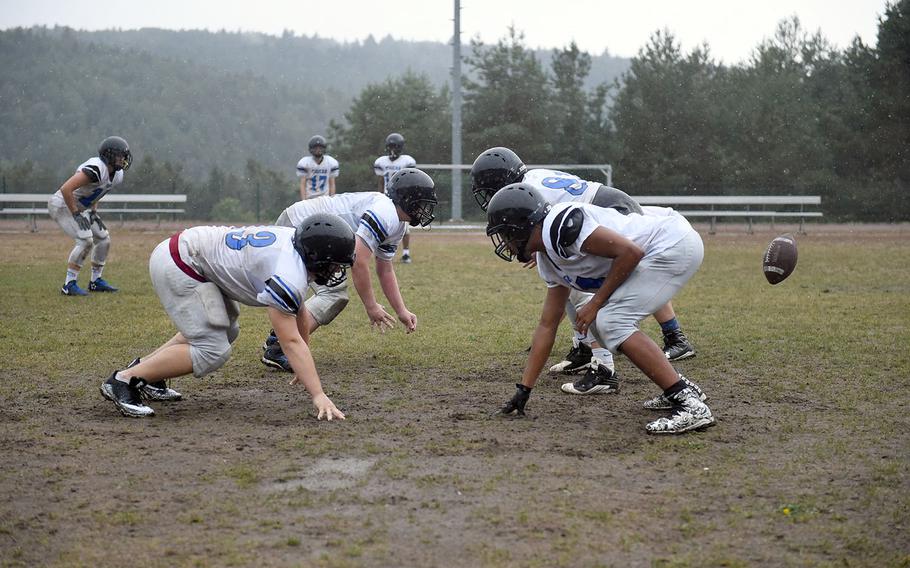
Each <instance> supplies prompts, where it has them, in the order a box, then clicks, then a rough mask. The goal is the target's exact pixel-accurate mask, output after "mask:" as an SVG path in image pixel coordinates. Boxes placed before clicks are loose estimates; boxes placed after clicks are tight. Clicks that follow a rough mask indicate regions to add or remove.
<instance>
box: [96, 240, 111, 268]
mask: <svg viewBox="0 0 910 568" xmlns="http://www.w3.org/2000/svg"><path fill="white" fill-rule="evenodd" d="M110 249H111V238H110V237H109V236H105V237H103V238H100V239H96V240H95V251H94V252H93V253H92V262H93V263H95V264H97V265H98V266H104V263H105V262H106V261H107V253H108V251H109V250H110Z"/></svg>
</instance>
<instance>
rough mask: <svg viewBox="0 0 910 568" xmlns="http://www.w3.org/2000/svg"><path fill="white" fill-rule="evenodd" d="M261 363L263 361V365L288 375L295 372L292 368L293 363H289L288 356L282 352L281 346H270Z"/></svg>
mask: <svg viewBox="0 0 910 568" xmlns="http://www.w3.org/2000/svg"><path fill="white" fill-rule="evenodd" d="M260 361H262V364H263V365H265V366H267V367H271V368H273V369H278V370H279V371H284V372H286V373H293V372H294V369H292V368H291V362H290V361H288V358H287V355H285V354H284V351H282V350H281V346H280V345H272V346H269V348H268V349H266V350H265V352H264V353H263V354H262V359H260Z"/></svg>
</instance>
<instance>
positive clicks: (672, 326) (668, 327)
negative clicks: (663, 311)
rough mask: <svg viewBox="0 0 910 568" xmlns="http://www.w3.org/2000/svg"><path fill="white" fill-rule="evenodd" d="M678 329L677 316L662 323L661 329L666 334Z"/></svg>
mask: <svg viewBox="0 0 910 568" xmlns="http://www.w3.org/2000/svg"><path fill="white" fill-rule="evenodd" d="M677 329H679V322H678V321H676V318H673V319H669V320H667V321H665V322H663V323H662V324H660V330H661V331H662V332H664V335H667V334H668V333H670V332H672V331H676V330H677Z"/></svg>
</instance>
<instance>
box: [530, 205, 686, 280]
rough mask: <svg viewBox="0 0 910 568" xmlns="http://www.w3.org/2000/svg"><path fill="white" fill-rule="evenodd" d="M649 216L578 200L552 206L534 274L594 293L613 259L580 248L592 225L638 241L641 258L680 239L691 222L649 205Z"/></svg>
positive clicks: (651, 254) (670, 210)
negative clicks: (641, 251) (542, 248)
mask: <svg viewBox="0 0 910 568" xmlns="http://www.w3.org/2000/svg"><path fill="white" fill-rule="evenodd" d="M649 209H651V211H649V214H647V215H639V214H637V213H629V214H628V215H623V214H622V213H620V212H619V211H617V210H615V209H613V208H603V207H597V206H596V205H589V204H581V203H559V204H557V205H554V206H553V208H552V209H551V210H550V212H549V213H548V214H547V216H546V217H545V218H544V220H543V233H542V236H543V242H544V246H545V247H546V252H545V253H540V252H539V253H537V272H538V273H539V274H540V277H541V278H542V279H543V280H544V281H545V282H546V283H547V286H548V287H550V288H552V287H554V286H566V287H568V288H574V289H576V290H581V291H584V292H595V291H596V290H597V289H598V288H600V286H601V285H602V284H603V281H604V278H605V277H606V275H607V273H608V272H609V271H610V267H611V266H612V265H613V259H610V258H606V257H602V256H598V255H595V254H588V253H585V252H582V251H581V245H582V243H584V242H585V239H587V238H588V237H589V236H590V235H591V233H592V232H594V230H595V229H597V227H606V228H608V229H610V230H613V231H616V232H617V233H619V234H620V235H622V236H624V237H626V238H627V239H629V240H630V241H632V242H634V243H635V244H637V245H638V246H639V247H641V249H642V250H643V251H644V253H645V258H647V257H649V256H653V255H656V254H660V253H661V252H663V251H665V250H667V249H669V248H671V247H673V245H675V244H676V243H678V242H679V241H681V240H682V239H683V237H685V236H686V235H687V234H689V232H691V231H692V226H691V225H689V222H688V221H686V218H685V217H683V216H682V215H680V214H679V213H677V212H676V211H674V210H673V209H670V208H667V207H654V208H649Z"/></svg>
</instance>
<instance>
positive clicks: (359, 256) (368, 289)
mask: <svg viewBox="0 0 910 568" xmlns="http://www.w3.org/2000/svg"><path fill="white" fill-rule="evenodd" d="M356 239H357V243H356V244H355V245H354V254H355V255H356V256H355V258H354V266H352V267H351V280H353V282H354V288H355V289H356V290H357V295H359V296H360V301H361V302H363V307H364V309H365V310H366V312H367V317H368V318H370V325H371V326H376V327H377V328H378V329H379V331H381V332H385V330H386V328H389V329H391V328H393V327H394V326H395V318H393V317H392V316H391V315H389V313H388V312H386V311H385V308H383V307H382V306H381V305H379V303H378V302H377V301H376V294H374V293H373V282H372V280H370V266H369V264H370V259H371V258H373V251H371V250H370V247H368V246H367V245H366V244H364V242H363V240H362V239H361V238H360V237H356Z"/></svg>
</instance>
